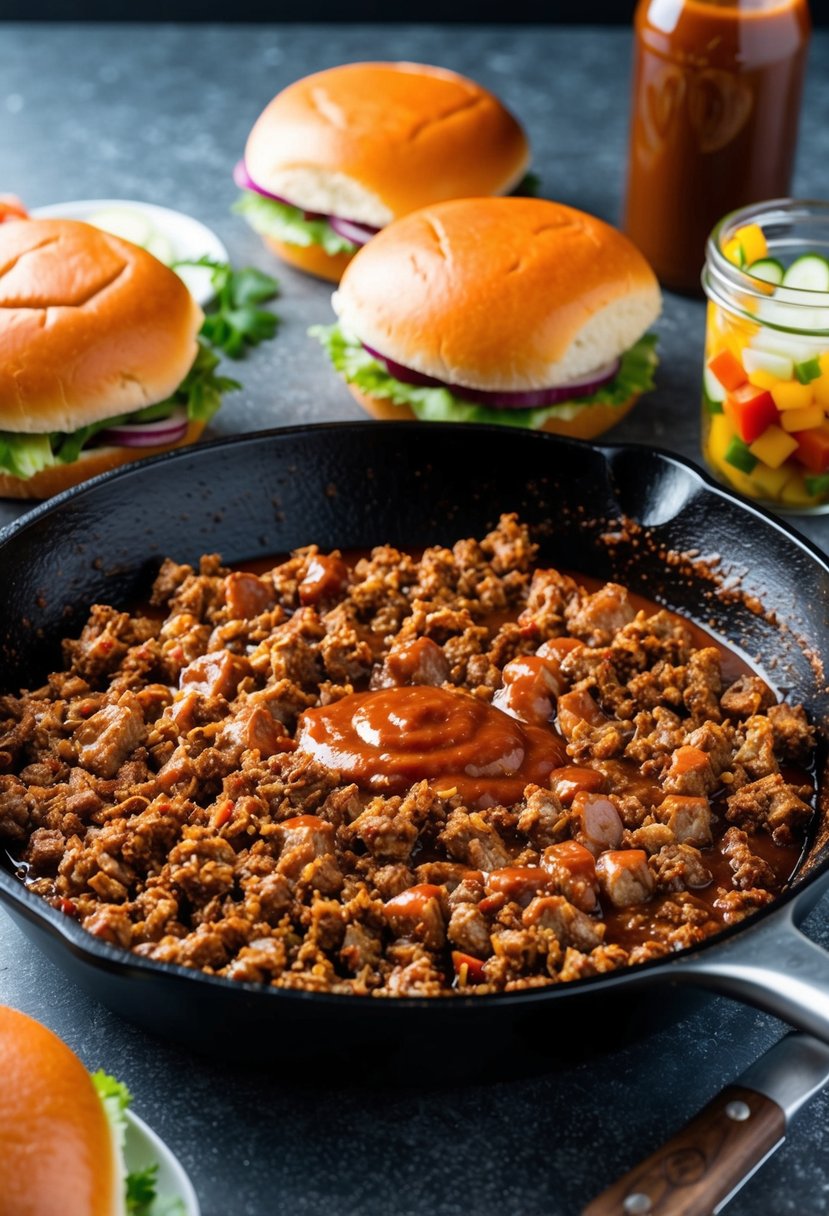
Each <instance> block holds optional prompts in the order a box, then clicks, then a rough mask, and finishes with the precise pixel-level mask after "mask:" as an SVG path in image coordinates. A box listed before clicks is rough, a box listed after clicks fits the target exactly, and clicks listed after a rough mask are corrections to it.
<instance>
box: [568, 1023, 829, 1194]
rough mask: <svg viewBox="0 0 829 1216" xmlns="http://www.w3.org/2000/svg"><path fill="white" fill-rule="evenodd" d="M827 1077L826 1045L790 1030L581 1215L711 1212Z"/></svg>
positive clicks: (828, 1053)
mask: <svg viewBox="0 0 829 1216" xmlns="http://www.w3.org/2000/svg"><path fill="white" fill-rule="evenodd" d="M827 1081H829V1045H827V1044H826V1043H821V1042H820V1040H819V1039H816V1038H813V1037H812V1035H809V1034H803V1033H801V1032H798V1031H792V1032H791V1033H789V1034H787V1035H785V1036H784V1037H783V1038H782V1039H780V1040H779V1042H777V1043H775V1045H774V1046H773V1047H771V1048H769V1050H768V1051H767V1052H766V1053H765V1054H764V1055H762V1056H761V1057H760V1059H759V1060H757V1061H756V1062H755V1063H754V1064H752V1065H750V1067H749V1068H747V1069H746V1070H745V1072H743V1073H742V1074H741V1075H740V1076H739V1077H738V1078H737V1080H736V1081H735V1082H734V1084H733V1085H729V1086H727V1087H726V1088H725V1089H724V1090H722V1092H721V1093H719V1094H718V1095H717V1097H716V1098H714V1099H713V1101H711V1102H709V1104H708V1105H707V1106H706V1107H704V1109H703V1110H702V1111H700V1113H699V1114H698V1115H696V1116H695V1117H694V1118H693V1119H692V1120H691V1121H690V1123H688V1124H687V1125H686V1126H685V1127H684V1128H683V1129H682V1131H680V1132H678V1133H677V1134H676V1135H675V1136H673V1137H672V1138H671V1139H670V1140H669V1141H668V1142H667V1143H666V1144H664V1145H663V1146H662V1147H661V1148H659V1149H657V1150H656V1152H655V1153H652V1154H651V1156H650V1157H648V1158H646V1160H645V1161H643V1162H641V1164H639V1165H637V1166H635V1167H634V1168H633V1169H632V1170H630V1171H629V1172H628V1173H627V1174H625V1176H624V1177H623V1178H620V1179H619V1180H618V1181H617V1182H615V1183H613V1185H612V1186H610V1187H609V1188H608V1189H607V1190H606V1191H604V1192H603V1193H602V1194H601V1195H599V1196H598V1197H597V1198H596V1199H594V1200H593V1202H592V1203H590V1204H588V1206H587V1207H586V1208H585V1209H584V1211H583V1216H712V1213H714V1214H716V1213H717V1212H720V1211H721V1210H722V1209H723V1208H724V1207H725V1205H726V1204H727V1203H728V1201H729V1200H730V1199H731V1198H732V1197H733V1196H734V1195H735V1194H736V1193H737V1191H739V1189H740V1188H741V1187H742V1186H743V1184H744V1183H746V1182H747V1181H748V1179H749V1178H750V1177H751V1176H752V1174H754V1173H755V1172H756V1170H758V1169H759V1168H760V1166H761V1165H762V1164H763V1162H764V1161H766V1160H767V1159H768V1157H770V1156H771V1154H772V1153H773V1152H774V1151H775V1150H776V1149H778V1148H779V1147H780V1145H781V1144H782V1143H783V1141H784V1140H785V1138H786V1129H787V1128H788V1125H789V1123H790V1121H791V1120H792V1119H793V1118H794V1117H795V1115H796V1114H797V1112H798V1111H799V1110H800V1108H801V1107H802V1106H803V1105H804V1104H805V1103H806V1102H808V1101H809V1099H810V1098H812V1097H813V1096H814V1095H815V1094H816V1093H817V1092H818V1090H820V1089H821V1088H822V1087H823V1086H824V1085H825V1084H826V1082H827Z"/></svg>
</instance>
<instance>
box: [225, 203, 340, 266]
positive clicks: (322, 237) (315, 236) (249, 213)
mask: <svg viewBox="0 0 829 1216" xmlns="http://www.w3.org/2000/svg"><path fill="white" fill-rule="evenodd" d="M233 210H234V211H236V212H238V214H239V215H243V216H244V217H245V219H246V220H247V222H248V223H249V224H250V226H251V228H253V230H254V231H255V232H258V233H259V234H260V235H261V236H272V237H275V238H276V240H278V241H285V242H286V243H287V244H289V245H303V246H307V245H321V246H322V248H323V249H324V250H325V252H326V253H328V254H332V255H333V254H336V253H356V252H357V249H358V248H359V246H358V245H355V244H354V243H353V242H352V241H347V240H346V239H345V237H344V236H340V234H339V233H338V232H335V231H334V229H333V228H332V227H331V225H330V224H329V223H328V220H306V219H305V215H304V212H302V211H300V209H299V208H298V207H291V206H290V204H289V203H278V202H277V201H276V199H274V198H265V197H264V195H261V194H256V193H255V192H254V191H253V190H246V191H245V192H244V193H243V194H242V195H241V196H240V198H239V199H238V200H237V201H236V202H235V203H234V204H233Z"/></svg>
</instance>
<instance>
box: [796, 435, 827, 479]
mask: <svg viewBox="0 0 829 1216" xmlns="http://www.w3.org/2000/svg"><path fill="white" fill-rule="evenodd" d="M794 438H795V439H796V440H797V451H796V452H795V459H796V460H799V461H800V463H801V464H803V465H805V466H806V468H807V469H809V470H810V471H811V472H812V473H825V472H826V471H827V469H829V426H825V425H824V426H816V427H813V429H812V430H810V431H795V433H794Z"/></svg>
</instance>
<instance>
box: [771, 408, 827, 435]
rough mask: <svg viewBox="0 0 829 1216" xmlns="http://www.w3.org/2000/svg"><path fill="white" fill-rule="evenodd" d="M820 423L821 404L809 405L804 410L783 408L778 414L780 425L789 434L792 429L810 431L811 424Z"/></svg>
mask: <svg viewBox="0 0 829 1216" xmlns="http://www.w3.org/2000/svg"><path fill="white" fill-rule="evenodd" d="M822 423H823V406H822V405H809V406H807V407H806V409H805V410H784V411H783V413H782V414H781V415H780V425H781V426H782V428H783V430H784V431H788V432H789V434H790V435H791V434H792V432H793V431H810V430H811V429H812V427H813V426H821V425H822Z"/></svg>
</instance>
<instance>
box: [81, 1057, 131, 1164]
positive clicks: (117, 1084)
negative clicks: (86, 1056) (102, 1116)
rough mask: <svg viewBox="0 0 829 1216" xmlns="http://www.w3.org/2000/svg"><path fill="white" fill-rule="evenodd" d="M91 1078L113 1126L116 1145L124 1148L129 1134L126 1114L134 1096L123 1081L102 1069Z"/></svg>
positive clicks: (92, 1074)
mask: <svg viewBox="0 0 829 1216" xmlns="http://www.w3.org/2000/svg"><path fill="white" fill-rule="evenodd" d="M90 1076H91V1077H92V1084H93V1085H94V1086H95V1088H96V1090H97V1091H98V1097H99V1098H100V1099H101V1102H102V1103H103V1107H104V1110H105V1111H106V1116H107V1118H108V1119H109V1122H110V1125H111V1126H112V1130H113V1132H114V1134H115V1140H116V1143H117V1144H118V1147H119V1148H123V1147H124V1137H125V1136H126V1134H127V1120H126V1113H125V1112H126V1110H127V1107H128V1106H129V1104H130V1103H131V1102H132V1094H131V1093H130V1091H129V1090H128V1089H127V1087H126V1085H124V1083H123V1082H122V1081H116V1079H115V1077H111V1076H110V1075H109V1073H106V1072H104V1070H103V1069H102V1068H99V1069H98V1071H97V1072H93V1073H91V1074H90Z"/></svg>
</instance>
